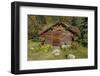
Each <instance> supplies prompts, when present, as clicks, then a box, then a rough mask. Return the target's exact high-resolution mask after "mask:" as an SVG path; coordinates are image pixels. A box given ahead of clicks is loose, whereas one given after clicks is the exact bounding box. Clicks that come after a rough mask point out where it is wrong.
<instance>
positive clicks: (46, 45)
mask: <svg viewBox="0 0 100 76" xmlns="http://www.w3.org/2000/svg"><path fill="white" fill-rule="evenodd" d="M52 49H53V47H52V45H49V44H45V45H41V47H40V50H41V51H44V52H49V51H50V50H52Z"/></svg>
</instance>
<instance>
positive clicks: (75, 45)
mask: <svg viewBox="0 0 100 76" xmlns="http://www.w3.org/2000/svg"><path fill="white" fill-rule="evenodd" d="M78 48H79V44H78V42H72V44H71V46H70V47H69V49H73V50H77V49H78Z"/></svg>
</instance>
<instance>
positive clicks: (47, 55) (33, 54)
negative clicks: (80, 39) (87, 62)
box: [28, 40, 88, 60]
mask: <svg viewBox="0 0 100 76" xmlns="http://www.w3.org/2000/svg"><path fill="white" fill-rule="evenodd" d="M75 45H76V44H75ZM53 50H54V47H53V46H52V45H50V44H45V45H41V43H40V42H38V41H33V40H28V60H55V59H66V56H65V55H68V54H73V55H75V57H76V59H79V58H81V59H82V58H87V57H88V52H87V48H85V47H83V46H81V45H79V44H77V46H75V47H74V46H73V45H72V47H69V48H59V50H61V51H60V55H59V56H55V55H53V54H52V51H53Z"/></svg>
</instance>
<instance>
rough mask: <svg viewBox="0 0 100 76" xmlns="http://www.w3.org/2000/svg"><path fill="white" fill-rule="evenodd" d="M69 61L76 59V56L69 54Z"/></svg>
mask: <svg viewBox="0 0 100 76" xmlns="http://www.w3.org/2000/svg"><path fill="white" fill-rule="evenodd" d="M67 59H75V55H73V54H69V55H67Z"/></svg>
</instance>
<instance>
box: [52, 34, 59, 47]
mask: <svg viewBox="0 0 100 76" xmlns="http://www.w3.org/2000/svg"><path fill="white" fill-rule="evenodd" d="M60 35H61V34H60V33H59V32H54V33H53V37H52V41H53V45H54V46H59V45H60V40H61V38H60V37H61V36H60Z"/></svg>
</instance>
